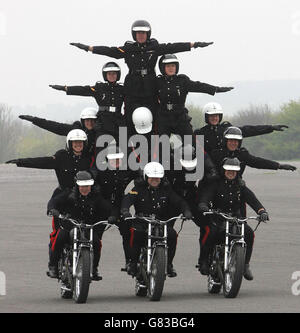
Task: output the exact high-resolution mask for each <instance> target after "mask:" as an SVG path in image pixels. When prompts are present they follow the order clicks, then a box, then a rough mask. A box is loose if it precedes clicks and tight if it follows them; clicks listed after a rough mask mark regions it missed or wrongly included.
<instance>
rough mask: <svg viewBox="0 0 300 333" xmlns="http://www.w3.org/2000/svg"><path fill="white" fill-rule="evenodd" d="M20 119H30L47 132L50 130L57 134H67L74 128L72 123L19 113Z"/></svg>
mask: <svg viewBox="0 0 300 333" xmlns="http://www.w3.org/2000/svg"><path fill="white" fill-rule="evenodd" d="M19 118H20V119H23V120H27V121H31V122H32V123H33V124H34V125H36V126H38V127H40V128H43V129H45V130H47V131H49V132H52V133H54V134H57V135H63V136H67V135H68V133H69V132H70V131H71V130H72V129H74V125H71V124H65V123H58V122H56V121H52V120H47V119H43V118H38V117H32V116H27V115H20V116H19Z"/></svg>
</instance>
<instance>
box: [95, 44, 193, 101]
mask: <svg viewBox="0 0 300 333" xmlns="http://www.w3.org/2000/svg"><path fill="white" fill-rule="evenodd" d="M190 49H191V46H190V43H168V44H159V43H158V41H157V40H156V39H150V40H149V41H147V42H146V43H145V44H139V43H137V42H126V43H125V44H124V45H123V46H120V47H108V46H94V47H93V53H95V54H102V55H106V56H108V57H112V58H115V59H122V58H123V59H124V60H125V62H126V64H127V66H128V68H129V73H128V74H127V75H126V78H125V82H124V87H125V94H126V95H130V96H135V97H149V96H155V94H156V91H155V80H156V75H155V66H156V62H157V59H158V57H159V56H161V55H163V54H168V53H178V52H184V51H190ZM142 70H144V71H145V70H146V71H147V72H146V73H145V74H142V73H143V72H141V71H142Z"/></svg>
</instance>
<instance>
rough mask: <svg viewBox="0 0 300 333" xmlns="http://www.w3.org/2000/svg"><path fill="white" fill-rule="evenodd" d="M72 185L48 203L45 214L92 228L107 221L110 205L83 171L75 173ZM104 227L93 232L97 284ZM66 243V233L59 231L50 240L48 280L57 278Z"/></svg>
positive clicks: (94, 276)
mask: <svg viewBox="0 0 300 333" xmlns="http://www.w3.org/2000/svg"><path fill="white" fill-rule="evenodd" d="M75 181H76V185H75V186H74V188H73V189H72V190H70V189H68V190H65V191H64V192H62V193H61V194H59V195H58V196H56V197H54V198H52V199H51V200H50V201H49V203H48V213H49V214H50V215H52V216H54V217H56V218H59V215H60V214H62V215H66V214H69V217H70V218H72V219H76V220H80V221H83V222H84V223H86V224H94V223H96V222H98V221H101V220H107V218H108V216H109V214H110V211H111V205H110V203H109V202H108V201H106V200H105V199H104V198H103V197H102V195H101V193H100V192H99V191H98V190H97V189H96V188H95V186H93V185H94V179H93V178H92V176H91V174H90V173H89V172H87V171H79V172H78V173H77V174H76V178H75ZM104 229H105V225H101V226H97V227H95V229H94V230H93V249H94V251H93V254H94V256H93V259H94V261H93V272H92V274H93V280H101V277H100V276H99V275H98V269H97V267H98V264H99V260H100V254H101V248H102V242H101V239H102V234H103V232H104ZM68 241H70V233H69V230H66V229H65V228H64V227H63V228H61V227H60V228H59V229H58V230H57V233H56V234H55V236H54V237H52V238H51V247H50V251H49V276H50V277H51V278H57V277H58V267H57V264H58V260H59V257H60V254H61V252H62V249H63V246H64V244H65V243H67V242H68Z"/></svg>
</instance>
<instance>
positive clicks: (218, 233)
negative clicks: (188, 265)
mask: <svg viewBox="0 0 300 333" xmlns="http://www.w3.org/2000/svg"><path fill="white" fill-rule="evenodd" d="M244 237H245V242H246V244H247V248H246V257H245V264H249V262H250V259H251V255H252V251H253V244H254V232H253V230H252V228H251V227H250V226H249V225H248V224H245V236H244ZM224 239H225V230H224V229H220V228H219V227H217V226H216V225H215V224H213V223H210V224H207V225H206V226H204V227H203V228H202V232H201V236H200V239H199V242H200V248H201V249H200V257H199V262H201V261H203V260H206V259H207V257H208V255H209V252H210V251H211V249H212V248H213V247H214V245H215V244H217V243H218V242H224Z"/></svg>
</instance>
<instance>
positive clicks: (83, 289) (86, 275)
mask: <svg viewBox="0 0 300 333" xmlns="http://www.w3.org/2000/svg"><path fill="white" fill-rule="evenodd" d="M90 266H91V265H90V250H89V249H88V248H81V250H80V251H79V253H78V261H77V267H76V275H75V277H74V300H75V302H76V303H86V300H87V297H88V294H89V287H90V282H91V276H90Z"/></svg>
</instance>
